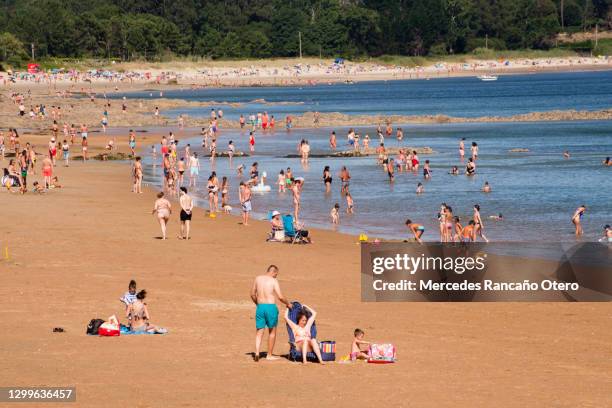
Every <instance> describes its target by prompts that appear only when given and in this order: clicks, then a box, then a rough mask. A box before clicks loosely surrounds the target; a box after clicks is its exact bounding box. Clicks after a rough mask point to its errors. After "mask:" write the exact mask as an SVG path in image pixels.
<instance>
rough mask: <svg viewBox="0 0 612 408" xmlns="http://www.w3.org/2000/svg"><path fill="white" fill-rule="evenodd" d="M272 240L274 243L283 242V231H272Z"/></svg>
mask: <svg viewBox="0 0 612 408" xmlns="http://www.w3.org/2000/svg"><path fill="white" fill-rule="evenodd" d="M274 240H275V241H284V240H285V231H284V230H276V231H274Z"/></svg>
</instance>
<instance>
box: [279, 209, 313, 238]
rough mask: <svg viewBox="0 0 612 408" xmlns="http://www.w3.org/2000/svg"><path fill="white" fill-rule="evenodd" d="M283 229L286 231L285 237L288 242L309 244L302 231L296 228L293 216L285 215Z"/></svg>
mask: <svg viewBox="0 0 612 408" xmlns="http://www.w3.org/2000/svg"><path fill="white" fill-rule="evenodd" d="M283 228H284V229H285V237H286V239H287V241H288V242H291V243H292V244H304V243H306V242H307V241H306V240H305V239H304V237H303V236H302V235H301V234H300V230H298V229H296V228H295V223H294V222H293V215H291V214H287V215H283Z"/></svg>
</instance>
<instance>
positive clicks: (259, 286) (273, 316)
mask: <svg viewBox="0 0 612 408" xmlns="http://www.w3.org/2000/svg"><path fill="white" fill-rule="evenodd" d="M277 276H278V267H277V266H276V265H270V266H268V270H267V271H266V273H265V274H264V275H259V276H258V277H256V278H255V282H253V288H252V289H251V300H253V303H255V304H256V305H257V309H256V311H255V328H256V329H257V331H256V334H255V356H254V359H255V361H256V362H257V361H259V350H260V348H261V341H262V340H263V335H264V330H265V328H266V327H267V328H268V331H269V334H268V354H267V356H266V360H278V357H274V356H273V355H272V352H273V351H274V342H275V341H276V326H277V324H278V307H277V306H276V298H278V300H279V301H280V302H281V303H283V304H285V305H286V306H287V307H288V308H289V309H291V307H292V305H291V303H289V301H287V299H286V298H285V297H284V296H283V295H282V293H281V290H280V285H279V284H278V281H277V280H276V277H277Z"/></svg>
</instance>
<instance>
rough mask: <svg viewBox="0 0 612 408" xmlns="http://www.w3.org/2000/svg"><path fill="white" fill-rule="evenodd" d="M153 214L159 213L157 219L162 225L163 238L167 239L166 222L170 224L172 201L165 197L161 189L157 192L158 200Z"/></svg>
mask: <svg viewBox="0 0 612 408" xmlns="http://www.w3.org/2000/svg"><path fill="white" fill-rule="evenodd" d="M151 214H157V219H158V220H159V225H160V226H161V231H162V239H166V224H168V220H169V219H170V214H172V205H171V204H170V201H168V200H167V199H165V198H164V193H163V192H161V191H160V192H159V193H157V200H155V205H154V206H153V211H151Z"/></svg>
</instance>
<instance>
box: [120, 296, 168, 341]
mask: <svg viewBox="0 0 612 408" xmlns="http://www.w3.org/2000/svg"><path fill="white" fill-rule="evenodd" d="M146 296H147V291H146V290H144V289H143V290H141V291H140V292H138V293H137V294H136V300H135V301H134V303H132V304H130V305H129V306H128V310H127V315H128V316H131V317H132V320H131V321H130V330H131V331H132V332H134V333H145V332H146V333H166V329H163V328H161V327H157V326H155V325H152V324H151V323H149V319H150V316H149V309H147V304H146V303H144V299H145V297H146Z"/></svg>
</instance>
